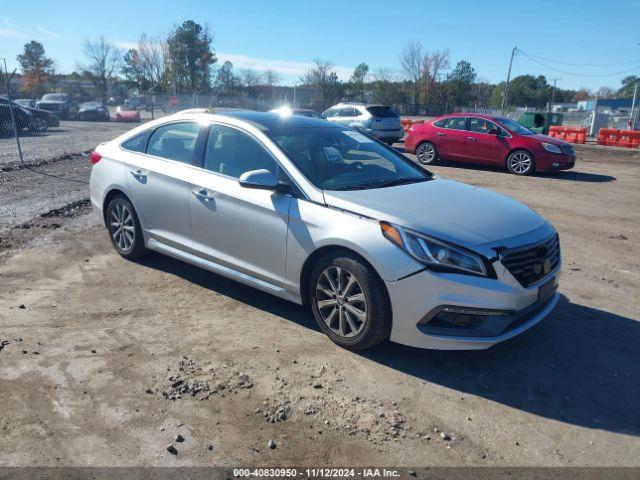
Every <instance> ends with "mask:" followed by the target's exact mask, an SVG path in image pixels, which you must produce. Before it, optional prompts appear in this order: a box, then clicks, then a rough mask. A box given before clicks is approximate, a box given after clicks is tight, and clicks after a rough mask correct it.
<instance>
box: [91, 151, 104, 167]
mask: <svg viewBox="0 0 640 480" xmlns="http://www.w3.org/2000/svg"><path fill="white" fill-rule="evenodd" d="M101 158H102V155H100V154H99V153H98V152H91V153H90V154H89V160H90V161H91V164H92V165H95V164H96V163H98V162H99V161H100V159H101Z"/></svg>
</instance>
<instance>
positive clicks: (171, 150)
mask: <svg viewBox="0 0 640 480" xmlns="http://www.w3.org/2000/svg"><path fill="white" fill-rule="evenodd" d="M199 132H200V126H199V125H198V124H197V123H195V122H182V123H170V124H168V125H163V126H161V127H158V128H156V130H155V132H153V134H152V135H151V138H150V139H149V146H148V147H147V153H148V154H149V155H155V156H156V157H162V158H166V159H168V160H176V161H178V162H183V163H191V162H192V161H193V152H194V150H195V148H196V140H197V139H198V133H199Z"/></svg>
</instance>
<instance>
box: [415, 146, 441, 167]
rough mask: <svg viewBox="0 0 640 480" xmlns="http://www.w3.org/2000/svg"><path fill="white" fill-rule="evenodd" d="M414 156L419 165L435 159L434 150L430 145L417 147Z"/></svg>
mask: <svg viewBox="0 0 640 480" xmlns="http://www.w3.org/2000/svg"><path fill="white" fill-rule="evenodd" d="M416 156H417V157H418V161H419V162H420V163H425V164H427V163H431V162H433V161H434V160H435V158H436V149H435V147H434V146H433V145H431V144H430V143H423V144H421V145H420V146H419V147H418V151H417V152H416Z"/></svg>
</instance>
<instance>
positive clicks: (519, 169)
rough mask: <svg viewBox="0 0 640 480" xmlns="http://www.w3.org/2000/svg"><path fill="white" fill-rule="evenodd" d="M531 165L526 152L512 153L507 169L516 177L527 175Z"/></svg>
mask: <svg viewBox="0 0 640 480" xmlns="http://www.w3.org/2000/svg"><path fill="white" fill-rule="evenodd" d="M532 165H533V162H532V159H531V155H529V154H528V153H527V152H514V153H512V154H511V155H510V156H509V169H510V170H511V171H512V172H514V173H516V174H518V175H524V174H526V173H528V172H529V171H530V170H531V167H532Z"/></svg>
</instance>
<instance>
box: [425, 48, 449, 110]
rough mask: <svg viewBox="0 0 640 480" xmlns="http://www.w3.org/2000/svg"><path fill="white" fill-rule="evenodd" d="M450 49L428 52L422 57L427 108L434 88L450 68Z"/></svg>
mask: <svg viewBox="0 0 640 480" xmlns="http://www.w3.org/2000/svg"><path fill="white" fill-rule="evenodd" d="M449 55H450V54H449V50H442V51H440V50H436V51H435V52H433V53H429V52H426V53H425V54H424V56H423V57H422V79H423V84H424V105H425V108H427V105H428V104H429V101H430V100H431V98H430V97H431V96H432V93H433V90H434V86H435V85H436V84H437V83H438V82H439V81H440V78H441V76H442V74H443V73H444V71H445V70H447V69H448V68H449Z"/></svg>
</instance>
